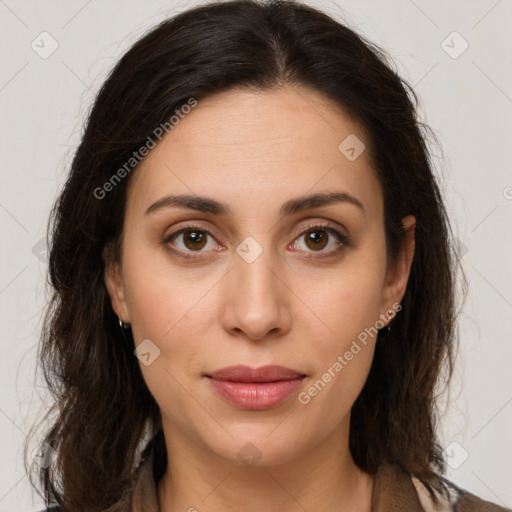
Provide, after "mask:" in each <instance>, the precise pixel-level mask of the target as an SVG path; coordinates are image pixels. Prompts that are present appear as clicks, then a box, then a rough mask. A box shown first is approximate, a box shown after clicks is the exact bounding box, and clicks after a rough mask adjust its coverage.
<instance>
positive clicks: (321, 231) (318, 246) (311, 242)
mask: <svg viewBox="0 0 512 512" xmlns="http://www.w3.org/2000/svg"><path fill="white" fill-rule="evenodd" d="M301 240H304V242H302V243H301ZM329 245H330V246H331V249H326V247H328V246H329ZM347 245H349V244H348V237H347V236H345V235H342V234H341V233H339V232H338V231H337V230H335V229H333V228H330V227H327V226H326V225H320V226H308V229H307V231H304V232H303V233H302V234H301V235H300V236H299V237H298V238H297V239H296V240H295V242H294V244H293V248H294V249H299V250H301V251H304V252H306V253H308V252H309V253H319V254H318V256H331V255H333V254H335V253H337V252H338V251H341V250H342V249H343V248H344V247H345V246H347Z"/></svg>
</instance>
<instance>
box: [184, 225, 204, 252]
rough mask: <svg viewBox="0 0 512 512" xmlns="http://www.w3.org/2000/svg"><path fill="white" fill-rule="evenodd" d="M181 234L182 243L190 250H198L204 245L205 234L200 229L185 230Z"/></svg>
mask: <svg viewBox="0 0 512 512" xmlns="http://www.w3.org/2000/svg"><path fill="white" fill-rule="evenodd" d="M181 234H182V235H183V244H184V245H185V246H186V247H187V249H190V250H191V251H196V250H200V249H202V248H203V247H204V246H205V245H206V239H207V235H205V234H204V233H203V232H201V231H198V230H196V229H194V230H186V231H183V232H182V233H181Z"/></svg>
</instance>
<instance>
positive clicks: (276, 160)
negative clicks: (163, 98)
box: [128, 86, 380, 212]
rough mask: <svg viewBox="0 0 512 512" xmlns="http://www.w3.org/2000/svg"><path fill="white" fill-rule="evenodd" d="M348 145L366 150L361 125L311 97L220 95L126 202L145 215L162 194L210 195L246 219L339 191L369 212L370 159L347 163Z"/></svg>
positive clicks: (374, 188)
mask: <svg viewBox="0 0 512 512" xmlns="http://www.w3.org/2000/svg"><path fill="white" fill-rule="evenodd" d="M346 140H348V141H349V142H351V143H352V146H353V145H354V144H353V142H354V141H355V143H356V144H359V146H357V147H356V150H358V151H359V150H361V148H362V147H363V144H364V145H366V146H368V141H367V137H366V136H365V133H364V131H363V130H362V128H361V127H360V126H359V124H358V123H357V122H356V121H354V120H353V119H351V118H350V117H349V116H348V115H347V113H345V112H344V110H343V109H342V108H341V107H340V106H339V105H337V104H336V103H334V102H333V101H331V100H329V99H327V98H325V97H324V96H322V95H320V94H319V93H316V92H314V91H311V90H308V89H305V88H299V87H295V86H294V87H285V88H280V89H273V90H269V91H252V90H231V91H227V92H223V93H220V94H216V95H214V96H210V97H208V98H206V99H204V100H201V101H199V102H198V104H197V106H195V107H194V108H193V109H192V110H191V111H190V113H188V114H186V115H183V116H182V118H181V119H180V120H179V122H178V123H177V124H175V125H174V127H173V128H172V130H171V131H170V132H169V133H168V134H167V135H166V136H165V137H164V138H163V139H162V141H161V142H160V143H158V144H157V146H156V147H155V148H154V149H153V150H151V151H150V153H149V154H148V156H146V157H145V159H144V160H143V161H142V162H141V164H139V166H138V168H137V170H136V172H135V173H134V176H133V177H132V180H131V183H130V190H129V195H128V201H129V202H131V203H136V205H138V206H139V207H140V208H143V207H144V206H145V205H146V207H147V206H148V205H149V203H150V202H152V201H155V200H156V199H158V197H159V196H162V195H164V194H165V193H168V194H179V193H183V194H198V195H202V196H212V195H213V196H216V197H218V198H219V199H220V200H222V201H223V202H228V203H229V204H232V205H233V208H232V209H233V210H234V211H237V207H238V209H239V210H240V209H243V210H244V211H246V212H247V211H248V208H249V207H250V205H253V206H257V205H258V204H259V205H260V207H261V206H263V200H264V199H265V200H266V201H265V203H266V202H271V201H272V202H275V201H279V202H280V203H282V202H284V201H285V200H286V198H287V197H295V196H297V195H301V194H306V193H308V192H309V193H311V192H314V191H316V190H328V189H336V190H340V189H342V190H344V191H346V192H347V193H349V194H351V195H355V196H358V197H359V199H360V200H361V202H363V204H364V203H367V204H365V206H368V208H369V209H371V207H372V204H373V205H375V206H378V204H379V201H380V187H379V184H378V181H377V179H376V176H375V173H374V171H373V169H372V167H371V165H370V161H369V156H368V154H367V153H368V152H367V151H366V150H365V151H363V152H362V153H361V155H360V156H359V157H358V158H356V159H351V158H347V154H346V153H344V150H345V149H346V148H345V146H346V144H344V141H346ZM340 144H341V146H340ZM349 156H350V154H349ZM135 192H136V193H135ZM376 196H378V197H376Z"/></svg>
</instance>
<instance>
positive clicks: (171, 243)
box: [164, 226, 218, 258]
mask: <svg viewBox="0 0 512 512" xmlns="http://www.w3.org/2000/svg"><path fill="white" fill-rule="evenodd" d="M209 239H211V240H209ZM208 244H210V247H208ZM164 245H165V246H166V247H168V249H169V250H171V251H172V252H173V253H175V254H177V255H178V256H181V257H183V258H196V257H201V256H202V255H204V254H203V253H207V252H210V250H215V249H216V248H217V247H218V244H217V243H215V238H214V237H213V235H212V234H211V233H210V232H209V231H207V230H205V229H202V228H198V227H195V226H185V227H184V228H183V229H180V230H178V231H176V232H174V233H171V234H170V235H169V236H168V237H167V238H165V240H164ZM194 253H196V254H194Z"/></svg>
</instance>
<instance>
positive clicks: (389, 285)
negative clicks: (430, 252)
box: [381, 215, 416, 313]
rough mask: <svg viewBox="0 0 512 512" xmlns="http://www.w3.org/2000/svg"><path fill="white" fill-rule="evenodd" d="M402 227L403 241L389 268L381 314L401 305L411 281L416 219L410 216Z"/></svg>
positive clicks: (405, 218)
mask: <svg viewBox="0 0 512 512" xmlns="http://www.w3.org/2000/svg"><path fill="white" fill-rule="evenodd" d="M402 225H403V228H404V234H403V241H402V245H401V248H400V252H399V254H398V255H397V257H396V260H395V261H394V262H391V263H390V265H389V266H388V271H387V276H386V285H385V287H384V290H383V294H382V304H381V308H382V309H381V313H385V312H386V311H388V310H390V309H394V308H393V305H394V304H400V302H401V301H402V298H403V296H404V294H405V290H406V288H407V282H408V280H409V273H410V271H411V265H412V260H413V258H414V245H415V244H414V230H415V227H416V218H415V217H413V216H412V215H408V216H407V217H404V218H403V219H402ZM395 307H396V306H395Z"/></svg>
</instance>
